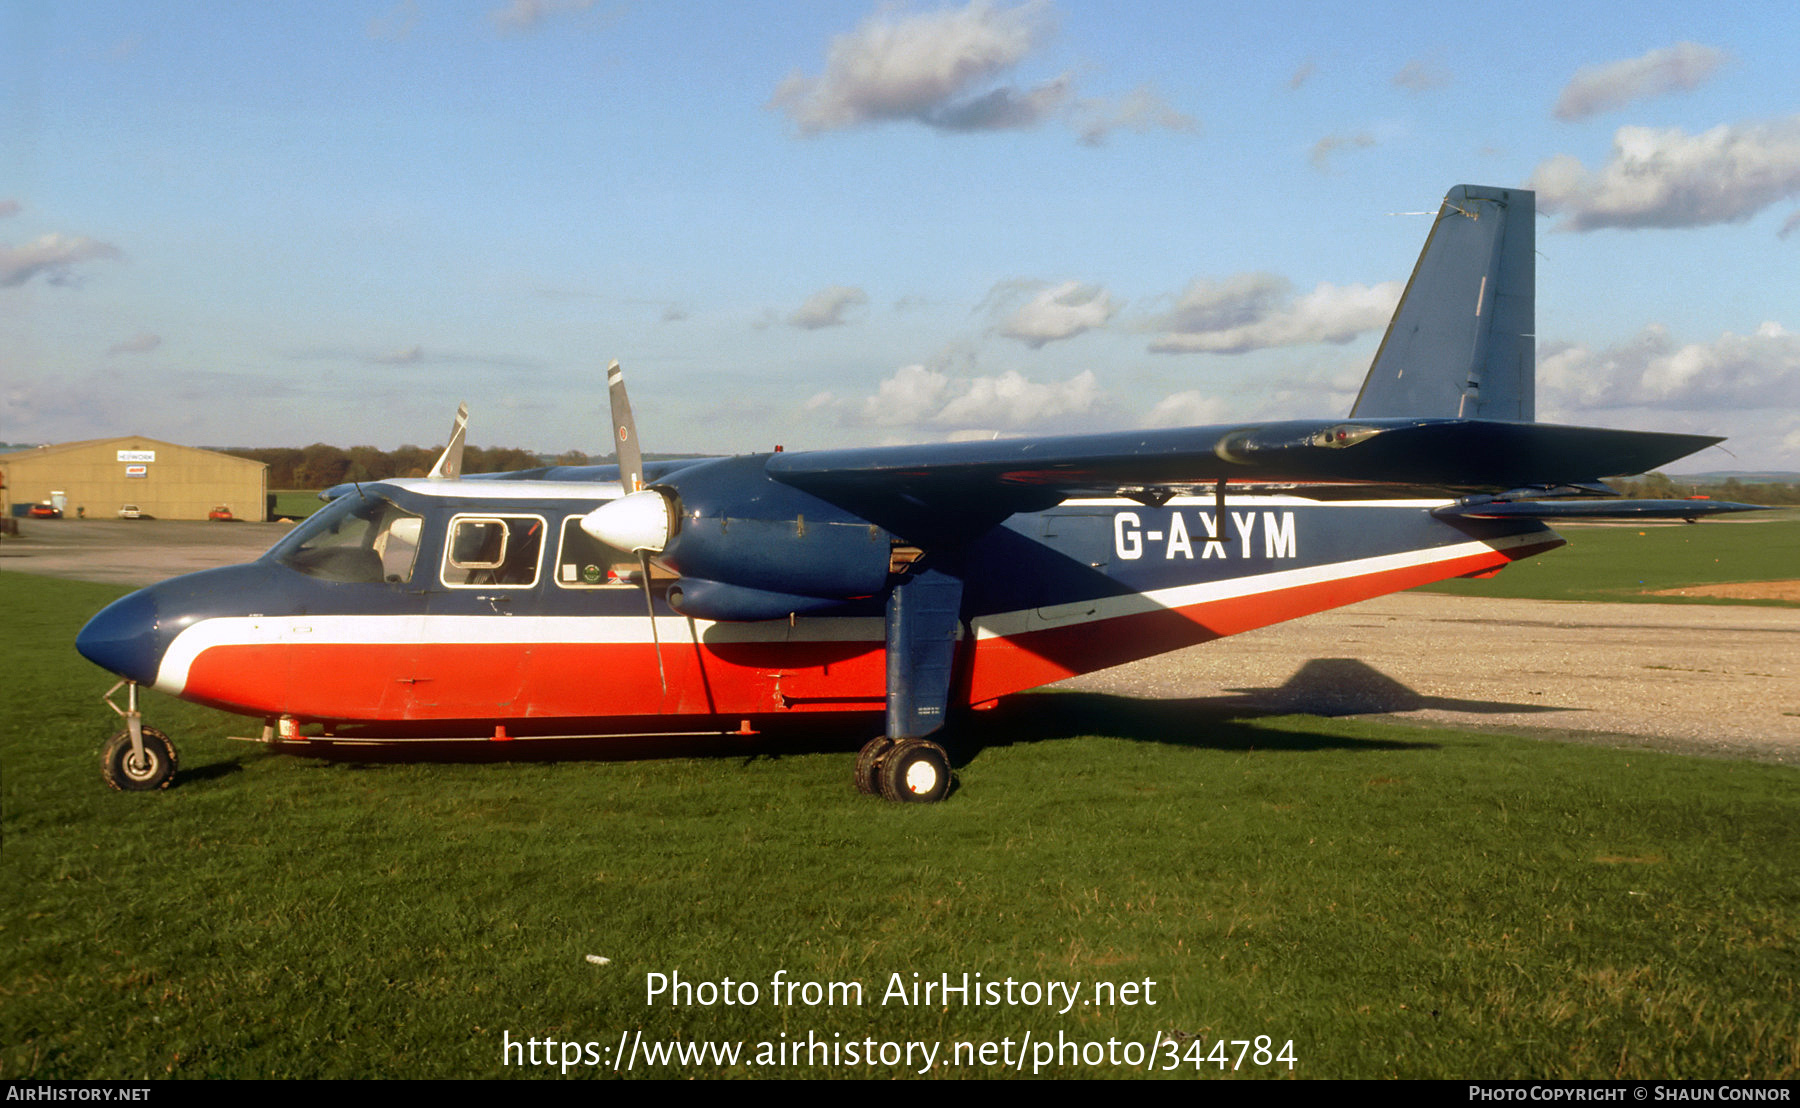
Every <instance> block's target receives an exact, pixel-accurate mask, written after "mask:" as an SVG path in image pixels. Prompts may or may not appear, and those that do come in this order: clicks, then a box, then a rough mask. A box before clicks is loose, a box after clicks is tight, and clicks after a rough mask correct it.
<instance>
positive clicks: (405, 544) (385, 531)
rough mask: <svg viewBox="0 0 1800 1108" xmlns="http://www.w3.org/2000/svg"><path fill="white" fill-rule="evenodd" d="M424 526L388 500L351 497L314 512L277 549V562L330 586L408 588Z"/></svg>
mask: <svg viewBox="0 0 1800 1108" xmlns="http://www.w3.org/2000/svg"><path fill="white" fill-rule="evenodd" d="M423 525H424V521H423V520H422V519H421V518H420V517H419V516H416V515H414V514H413V513H411V512H408V511H405V510H403V509H401V508H400V507H399V506H398V505H396V504H395V503H394V502H393V501H391V500H388V499H386V498H385V497H380V496H370V495H368V494H366V493H361V492H357V493H351V494H348V495H345V496H341V497H339V498H338V499H336V500H334V501H332V502H331V503H330V504H328V505H326V506H325V507H324V508H321V509H320V510H319V511H317V512H315V513H314V514H313V516H312V518H311V519H308V520H307V521H306V522H305V523H303V524H301V525H300V527H299V528H298V529H296V530H295V531H294V533H293V534H291V535H289V536H288V537H287V538H286V539H284V540H283V541H282V542H281V543H280V544H278V545H277V546H276V547H275V550H274V555H275V560H276V561H278V562H280V563H281V564H282V565H285V566H287V567H288V568H289V569H295V570H299V571H300V572H301V573H304V574H307V575H308V576H311V577H322V578H325V579H326V580H328V581H360V582H381V581H388V582H391V583H395V584H406V583H408V582H410V581H411V580H412V575H413V563H414V562H415V561H416V560H417V558H418V553H419V536H420V534H421V533H422V528H423Z"/></svg>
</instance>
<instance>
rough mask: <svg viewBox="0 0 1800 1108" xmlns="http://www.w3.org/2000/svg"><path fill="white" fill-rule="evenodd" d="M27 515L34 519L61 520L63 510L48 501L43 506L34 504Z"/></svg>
mask: <svg viewBox="0 0 1800 1108" xmlns="http://www.w3.org/2000/svg"><path fill="white" fill-rule="evenodd" d="M26 514H27V515H29V516H30V517H31V518H32V519H61V518H62V509H61V508H58V507H57V506H56V505H54V504H52V503H50V502H49V501H48V500H46V501H44V502H43V503H42V504H33V505H32V506H31V511H29V512H27V513H26Z"/></svg>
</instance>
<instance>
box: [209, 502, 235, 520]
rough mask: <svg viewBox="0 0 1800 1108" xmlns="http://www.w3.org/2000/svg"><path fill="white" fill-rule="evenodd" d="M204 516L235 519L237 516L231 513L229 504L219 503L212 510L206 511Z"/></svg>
mask: <svg viewBox="0 0 1800 1108" xmlns="http://www.w3.org/2000/svg"><path fill="white" fill-rule="evenodd" d="M206 518H207V519H236V518H237V517H236V516H234V515H232V514H231V505H229V504H221V505H219V506H218V507H217V508H214V509H213V510H212V511H210V512H208V513H206Z"/></svg>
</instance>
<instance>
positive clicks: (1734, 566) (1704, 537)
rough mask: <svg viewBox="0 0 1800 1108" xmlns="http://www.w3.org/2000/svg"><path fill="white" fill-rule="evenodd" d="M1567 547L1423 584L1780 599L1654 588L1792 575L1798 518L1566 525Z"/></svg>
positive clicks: (1473, 589) (1518, 592)
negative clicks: (1475, 574)
mask: <svg viewBox="0 0 1800 1108" xmlns="http://www.w3.org/2000/svg"><path fill="white" fill-rule="evenodd" d="M1557 533H1558V534H1560V535H1562V536H1563V537H1564V538H1566V539H1568V540H1569V542H1568V545H1567V546H1564V547H1560V548H1558V549H1556V550H1552V551H1550V552H1549V553H1547V554H1542V555H1539V556H1538V557H1536V558H1528V559H1526V560H1524V561H1521V562H1516V563H1514V564H1513V565H1510V566H1508V567H1506V569H1505V570H1504V571H1503V572H1502V573H1501V574H1500V575H1499V576H1498V577H1493V578H1489V579H1487V580H1480V581H1466V580H1453V581H1442V582H1439V583H1438V584H1435V585H1427V586H1426V587H1425V588H1426V590H1427V591H1430V592H1446V593H1454V594H1457V595H1461V596H1503V597H1511V598H1515V599H1533V600H1626V601H1658V602H1663V603H1678V604H1722V603H1734V604H1743V603H1756V604H1785V606H1788V607H1793V606H1794V605H1793V602H1792V601H1786V602H1784V601H1778V600H1753V601H1745V600H1718V599H1712V598H1707V597H1670V596H1658V595H1655V594H1656V593H1658V592H1660V591H1663V590H1667V589H1679V588H1684V587H1687V586H1691V585H1711V584H1720V583H1725V582H1733V581H1792V580H1795V579H1796V578H1800V518H1795V513H1793V512H1779V513H1770V514H1769V515H1767V516H1764V515H1760V514H1759V515H1756V516H1749V517H1742V518H1740V519H1720V520H1711V521H1708V522H1705V523H1701V524H1698V525H1694V526H1689V525H1687V524H1674V525H1664V526H1649V527H1644V526H1591V525H1590V526H1568V525H1562V526H1559V527H1558V528H1557Z"/></svg>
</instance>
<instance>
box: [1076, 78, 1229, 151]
mask: <svg viewBox="0 0 1800 1108" xmlns="http://www.w3.org/2000/svg"><path fill="white" fill-rule="evenodd" d="M1074 124H1075V129H1076V131H1077V132H1078V133H1079V134H1080V135H1081V141H1082V142H1084V143H1086V144H1088V145H1089V146H1098V145H1100V144H1101V143H1103V142H1105V141H1106V139H1107V136H1109V135H1111V134H1112V133H1113V132H1114V131H1118V130H1126V131H1134V132H1136V133H1137V134H1140V135H1141V134H1146V133H1148V132H1149V131H1150V130H1151V129H1153V128H1157V127H1160V128H1162V129H1164V130H1167V131H1177V132H1183V133H1187V134H1192V133H1194V132H1196V131H1198V130H1199V129H1200V124H1199V122H1198V121H1196V120H1195V119H1194V117H1193V116H1191V115H1188V114H1186V113H1184V112H1179V111H1176V110H1175V108H1174V107H1172V106H1171V105H1170V104H1169V102H1168V101H1166V100H1164V99H1163V98H1162V96H1161V95H1159V94H1158V93H1157V92H1156V90H1155V89H1153V88H1151V87H1150V86H1149V85H1140V86H1138V87H1137V88H1136V89H1134V90H1133V91H1132V92H1131V93H1129V94H1128V95H1126V96H1123V97H1120V98H1119V99H1117V100H1107V99H1083V100H1079V101H1077V102H1076V104H1075V109H1074Z"/></svg>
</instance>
